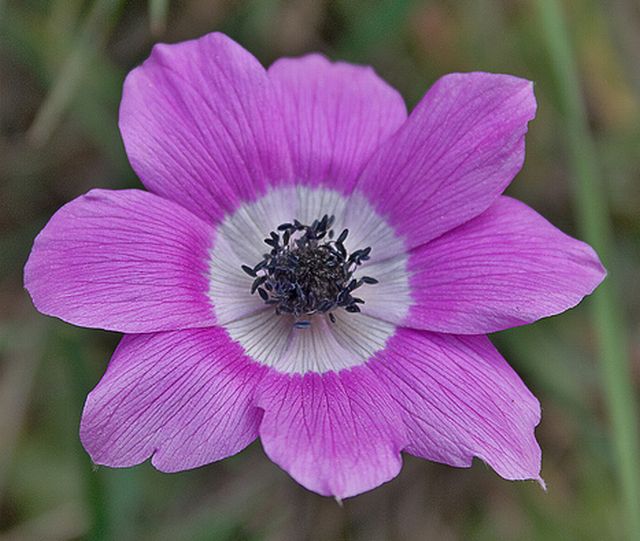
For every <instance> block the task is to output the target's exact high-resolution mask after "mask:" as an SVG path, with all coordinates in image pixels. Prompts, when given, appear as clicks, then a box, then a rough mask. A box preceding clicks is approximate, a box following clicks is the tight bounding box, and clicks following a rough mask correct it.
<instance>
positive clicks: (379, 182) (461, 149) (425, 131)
mask: <svg viewBox="0 0 640 541" xmlns="http://www.w3.org/2000/svg"><path fill="white" fill-rule="evenodd" d="M535 111H536V101H535V98H534V95H533V85H532V83H531V82H529V81H525V80H524V79H519V78H517V77H511V76H508V75H495V74H490V73H467V74H460V73H458V74H452V75H447V76H445V77H443V78H441V79H440V80H439V81H437V82H436V83H435V84H434V85H433V86H432V87H431V89H430V90H429V92H427V94H426V95H425V97H424V98H423V99H422V101H421V102H420V103H419V104H418V105H417V107H416V108H415V110H414V111H413V112H412V113H411V115H410V116H409V119H408V120H407V122H406V123H405V124H404V126H403V127H402V128H401V129H399V130H398V132H397V133H396V134H395V135H393V136H392V137H391V138H390V139H389V140H388V141H387V142H386V143H384V144H383V145H382V147H380V149H379V150H378V151H377V152H376V153H375V154H374V155H373V157H372V159H371V160H370V161H369V163H368V164H367V167H366V168H365V169H364V171H363V173H362V176H361V178H360V180H359V183H358V186H357V188H358V190H359V191H361V192H362V194H363V195H365V196H366V197H368V198H369V199H370V201H371V202H372V203H373V204H374V206H375V208H376V209H377V211H378V212H379V214H381V215H382V216H384V217H386V218H387V219H388V221H389V223H390V224H391V225H392V226H393V227H394V228H395V229H396V231H397V232H398V233H399V234H400V235H402V236H403V237H404V238H405V243H406V248H413V247H415V246H419V245H421V244H424V243H425V242H428V241H429V240H431V239H434V238H436V237H438V236H440V235H441V234H442V233H445V232H446V231H448V230H450V229H452V228H454V227H456V226H458V225H460V224H463V223H464V222H466V221H468V220H470V219H471V218H474V217H475V216H477V215H478V214H480V213H481V212H482V211H484V210H485V209H487V208H488V207H489V206H490V205H491V203H493V201H494V200H495V199H496V197H497V196H498V195H499V194H500V193H502V191H503V190H504V189H505V187H506V186H507V185H508V184H509V183H510V182H511V180H512V179H513V177H514V176H515V175H516V173H517V172H518V171H519V170H520V168H521V167H522V163H523V160H524V135H525V133H526V131H527V122H528V121H529V120H531V119H532V118H533V117H534V115H535ZM389 255H394V254H392V253H390V254H389Z"/></svg>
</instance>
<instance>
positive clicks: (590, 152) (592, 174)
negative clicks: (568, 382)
mask: <svg viewBox="0 0 640 541" xmlns="http://www.w3.org/2000/svg"><path fill="white" fill-rule="evenodd" d="M537 5H538V8H539V9H538V11H539V14H540V22H541V30H542V33H543V37H544V39H545V42H546V46H547V49H548V52H549V56H550V58H551V62H552V68H553V72H554V77H555V80H556V84H557V86H558V95H559V99H560V105H561V110H562V114H563V116H564V118H563V121H564V124H565V127H566V138H567V145H568V151H569V159H570V166H571V169H572V172H573V177H574V181H575V190H574V193H575V198H576V200H575V204H576V211H577V213H578V221H579V225H580V227H581V228H582V232H583V234H584V236H585V238H586V240H587V241H588V242H590V243H591V244H592V245H593V246H594V248H595V249H596V250H597V251H598V253H599V255H600V257H601V258H602V260H603V262H604V264H605V266H606V267H607V268H608V271H609V276H608V278H607V279H606V280H605V282H604V283H603V284H602V285H601V286H600V288H599V289H598V291H597V292H596V293H595V294H594V296H593V304H592V307H593V310H594V319H595V325H596V327H597V332H598V334H599V342H600V350H601V352H600V361H601V368H602V375H603V385H604V392H605V398H606V401H607V407H608V411H609V416H610V419H611V425H612V437H613V445H614V452H615V458H616V464H617V468H618V476H619V483H620V487H621V492H622V498H623V500H624V505H625V509H626V514H627V522H628V523H627V530H628V535H629V539H640V462H639V461H640V444H639V439H638V426H639V419H638V410H637V404H636V400H635V397H634V390H633V386H632V379H631V372H630V366H629V355H628V352H627V349H626V344H627V337H626V326H625V322H624V321H623V317H622V313H623V310H622V308H621V307H620V306H619V305H618V300H617V298H616V291H615V288H616V280H617V274H616V270H615V267H614V260H613V257H612V255H611V252H612V251H613V250H612V247H613V235H612V232H611V224H610V221H609V213H608V208H607V198H606V192H605V190H604V187H603V185H602V182H601V178H600V175H599V170H598V169H599V168H598V163H597V158H596V153H595V145H594V141H593V139H592V137H591V134H590V132H589V128H588V125H587V117H586V112H585V105H584V101H583V98H582V94H581V90H580V82H579V78H578V70H577V67H576V62H575V59H574V58H573V54H572V50H571V44H570V42H569V39H568V33H567V29H566V28H565V24H564V19H563V14H562V11H561V9H560V6H559V5H558V2H557V0H537Z"/></svg>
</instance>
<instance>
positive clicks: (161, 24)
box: [149, 0, 169, 37]
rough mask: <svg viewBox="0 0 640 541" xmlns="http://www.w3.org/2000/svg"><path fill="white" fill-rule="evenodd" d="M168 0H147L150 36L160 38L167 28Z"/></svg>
mask: <svg viewBox="0 0 640 541" xmlns="http://www.w3.org/2000/svg"><path fill="white" fill-rule="evenodd" d="M168 16H169V0H149V26H150V28H151V34H153V35H154V36H156V37H157V36H161V35H162V34H163V33H164V31H165V29H166V28H167V18H168Z"/></svg>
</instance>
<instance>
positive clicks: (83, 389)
mask: <svg viewBox="0 0 640 541" xmlns="http://www.w3.org/2000/svg"><path fill="white" fill-rule="evenodd" d="M61 345H62V351H63V354H64V356H65V358H66V360H67V361H68V364H69V368H70V370H69V373H70V376H71V385H72V387H73V389H72V391H73V395H74V398H75V401H76V402H77V403H78V404H83V403H84V400H85V398H86V395H87V392H88V390H89V389H90V388H91V386H92V383H93V382H92V378H91V377H90V375H89V371H88V370H87V358H86V357H85V356H84V355H83V350H84V348H83V346H82V344H81V342H80V341H79V340H77V339H76V338H75V337H74V336H66V335H65V336H63V337H62V338H61ZM82 455H83V460H82V473H83V476H82V477H83V482H84V491H85V495H86V502H87V506H88V510H89V514H90V525H89V532H88V534H87V539H88V540H89V541H104V540H107V539H110V538H111V537H112V536H111V527H110V524H109V522H110V521H109V516H108V514H109V513H108V508H107V489H106V487H105V483H104V479H103V476H102V475H101V472H100V471H98V470H96V468H95V466H94V465H93V463H92V462H91V459H90V458H89V456H88V455H87V454H86V453H84V452H83V453H82Z"/></svg>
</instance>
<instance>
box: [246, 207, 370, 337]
mask: <svg viewBox="0 0 640 541" xmlns="http://www.w3.org/2000/svg"><path fill="white" fill-rule="evenodd" d="M333 222H334V217H333V216H329V215H327V214H325V215H324V216H323V217H322V218H320V219H318V220H314V221H313V223H312V224H311V225H305V224H302V223H300V222H299V221H298V220H294V221H293V223H284V224H281V225H279V226H278V227H277V229H276V231H271V232H270V233H269V237H268V238H266V239H265V240H264V242H265V244H267V245H268V246H269V247H270V248H271V251H270V252H269V253H268V254H264V256H263V259H262V260H261V261H260V262H259V263H258V264H257V265H254V266H253V267H250V266H248V265H242V270H243V271H244V272H246V273H247V274H248V275H249V276H251V277H253V278H255V279H254V281H253V284H252V286H251V293H252V294H254V293H256V292H257V293H258V294H259V295H260V297H261V298H262V300H263V301H264V302H265V303H266V304H268V305H272V306H274V307H275V312H276V314H291V315H293V316H294V317H295V319H296V323H295V326H296V327H298V328H305V327H308V326H309V325H310V324H311V322H310V321H309V319H308V317H309V316H312V315H314V314H317V313H324V314H328V315H329V319H330V320H331V321H332V322H334V323H335V317H334V315H333V314H332V311H333V310H336V309H338V308H343V309H344V310H346V311H347V312H360V307H359V306H358V305H359V304H364V301H363V300H362V299H361V298H359V297H354V296H353V292H354V291H355V290H356V289H358V288H359V287H360V286H362V285H363V284H376V283H378V281H377V280H376V279H375V278H372V277H370V276H362V277H361V278H359V279H356V278H354V277H353V274H354V272H355V270H356V269H357V268H358V267H359V266H360V265H361V264H362V263H363V262H364V261H366V260H368V259H369V254H370V252H371V248H370V247H367V248H363V249H360V250H355V251H353V252H351V253H350V254H349V253H348V252H347V249H346V248H345V246H344V241H345V240H346V238H347V236H348V234H349V230H348V229H343V230H342V232H341V233H340V235H338V237H337V238H335V239H334V236H335V235H334V231H333V229H331V226H332V225H333Z"/></svg>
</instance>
